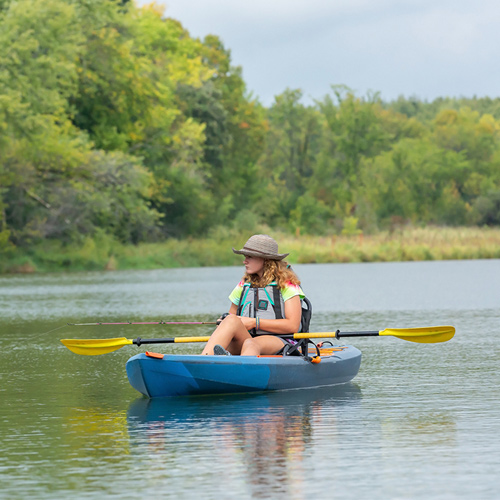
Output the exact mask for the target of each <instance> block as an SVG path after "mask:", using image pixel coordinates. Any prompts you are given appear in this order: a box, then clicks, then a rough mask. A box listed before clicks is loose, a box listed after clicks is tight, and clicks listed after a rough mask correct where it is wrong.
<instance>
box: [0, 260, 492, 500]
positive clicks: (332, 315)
mask: <svg viewBox="0 0 500 500" xmlns="http://www.w3.org/2000/svg"><path fill="white" fill-rule="evenodd" d="M295 269H296V271H297V272H298V274H299V275H300V277H301V279H302V281H303V285H304V289H305V290H306V292H307V294H308V295H309V297H310V298H311V300H312V302H313V306H314V315H313V323H312V331H334V330H335V329H337V328H340V329H341V330H356V329H357V330H379V329H384V328H388V327H411V326H430V325H438V324H452V325H454V326H455V327H456V328H457V334H456V336H455V338H454V339H453V340H452V341H450V342H448V343H445V344H435V345H427V344H414V343H410V342H405V341H402V340H399V339H396V338H392V337H387V338H362V339H356V340H353V341H351V343H352V344H354V345H356V347H358V348H360V349H361V350H362V352H363V362H362V365H361V370H360V373H359V375H358V376H357V377H356V379H355V382H354V383H351V384H347V385H345V386H339V387H334V388H330V389H323V390H314V391H292V392H286V393H274V394H258V395H250V396H244V397H243V396H231V397H206V398H190V399H187V398H184V399H183V398H177V399H175V400H174V399H172V400H153V401H149V400H147V399H144V398H142V397H141V396H140V395H139V394H138V393H137V392H135V391H134V390H133V389H132V388H131V387H130V386H129V384H128V381H127V378H126V374H125V366H124V365H125V362H126V360H127V359H128V357H130V356H132V355H133V354H136V353H137V352H139V351H143V350H145V349H142V348H141V349H139V348H137V347H134V346H128V347H124V348H123V349H120V350H119V351H116V352H115V353H111V354H107V355H104V356H77V355H75V354H73V353H71V352H70V351H68V350H67V349H66V348H64V347H63V346H62V345H61V344H60V343H59V339H61V338H72V337H80V338H106V337H114V336H125V337H127V338H135V337H137V336H142V337H158V336H167V337H171V336H179V335H206V334H207V333H209V331H210V330H209V328H207V327H205V326H195V327H189V326H184V327H177V328H176V329H174V328H172V327H168V326H148V327H137V326H125V327H105V326H99V327H70V326H67V325H66V323H68V322H92V321H104V320H109V321H123V320H127V321H129V320H130V321H141V320H143V321H144V320H191V321H192V320H194V321H210V320H214V318H216V317H217V316H218V315H219V314H220V313H221V312H224V311H225V310H227V308H228V305H229V303H228V300H227V295H228V293H229V291H230V290H231V289H232V287H233V286H234V284H235V282H236V281H237V280H239V278H240V275H241V269H239V268H216V269H213V268H212V269H183V270H161V271H147V272H136V271H134V272H113V273H84V274H72V275H48V276H7V277H5V276H4V277H0V450H1V453H0V498H7V499H11V498H12V499H16V498H28V497H33V498H47V499H49V498H50V499H53V498H67V497H68V496H70V495H71V497H74V498H92V499H93V498H103V497H104V498H108V497H119V498H203V499H211V498H214V499H215V498H217V499H221V498H235V497H239V498H297V499H302V498H311V497H313V498H340V499H357V500H358V499H361V498H362V499H367V498H369V499H370V500H378V499H380V500H385V499H399V498H408V499H429V498H432V499H461V498H463V499H469V498H478V499H481V500H488V499H495V500H496V499H498V497H499V491H498V490H499V487H500V472H499V470H500V402H499V401H500V388H499V387H500V370H499V367H500V364H499V362H500V339H499V334H500V333H499V332H500V261H499V260H491V261H466V262H423V263H391V264H345V265H302V266H295ZM155 350H156V351H159V352H184V353H187V352H190V353H191V352H192V353H195V352H199V351H200V350H201V344H186V345H182V344H180V345H172V346H158V347H155Z"/></svg>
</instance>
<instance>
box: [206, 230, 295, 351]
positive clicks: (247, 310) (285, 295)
mask: <svg viewBox="0 0 500 500" xmlns="http://www.w3.org/2000/svg"><path fill="white" fill-rule="evenodd" d="M233 252H234V253H236V254H240V255H244V256H245V260H244V261H243V264H244V265H245V271H246V272H245V275H244V276H243V279H242V280H241V281H240V283H239V284H238V285H237V286H236V288H235V289H234V290H233V291H232V292H231V294H230V295H229V300H231V302H232V304H231V307H230V309H229V314H228V315H227V316H226V317H225V318H224V319H223V320H222V322H221V323H220V325H219V326H218V327H217V329H216V330H215V331H214V333H213V334H212V336H211V337H210V339H209V341H208V342H207V344H206V346H205V349H203V352H202V354H241V355H242V356H258V355H260V354H279V353H280V352H281V351H282V350H283V349H284V347H285V346H286V345H287V344H294V343H295V341H293V340H287V339H282V338H280V337H277V336H276V335H273V334H290V333H295V332H298V331H299V329H300V321H301V315H302V306H301V299H303V298H304V294H303V292H302V290H301V288H300V280H299V278H298V277H297V275H296V274H295V273H294V272H293V271H292V270H291V269H290V266H288V264H287V263H286V262H284V261H283V259H284V258H285V257H286V256H287V255H288V254H287V253H286V254H279V253H278V244H277V243H276V241H275V240H274V239H273V238H271V237H270V236H267V235H265V234H256V235H254V236H252V237H251V238H249V240H248V241H247V242H246V243H245V246H244V247H243V248H242V249H241V250H235V249H234V248H233Z"/></svg>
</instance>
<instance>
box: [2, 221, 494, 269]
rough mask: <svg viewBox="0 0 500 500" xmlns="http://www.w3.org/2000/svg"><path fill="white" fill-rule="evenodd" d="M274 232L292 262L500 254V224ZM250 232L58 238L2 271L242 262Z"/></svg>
mask: <svg viewBox="0 0 500 500" xmlns="http://www.w3.org/2000/svg"><path fill="white" fill-rule="evenodd" d="M253 232H266V233H268V234H271V236H273V237H274V238H275V239H276V240H277V241H278V242H279V248H280V251H281V252H290V256H289V257H288V258H287V260H289V261H290V262H292V263H333V262H394V261H421V260H456V259H494V258H497V259H498V258H500V228H470V227H461V228H446V227H445V228H442V227H426V228H404V229H401V230H397V231H394V232H380V233H377V234H374V235H363V234H361V235H356V236H344V235H340V236H338V235H333V236H328V237H325V236H292V235H290V234H287V233H280V232H275V231H271V230H269V229H266V228H265V227H264V228H263V227H260V228H258V230H257V231H253ZM250 234H252V233H251V232H246V233H245V234H243V233H237V232H235V231H231V230H226V229H224V228H219V229H218V230H216V231H213V232H212V233H211V234H210V236H209V237H207V238H200V239H196V238H186V239H180V240H178V239H170V240H168V241H165V242H162V243H143V244H140V245H137V246H133V245H128V246H126V245H121V244H118V243H116V242H114V241H112V240H111V239H109V238H106V237H105V236H103V235H101V236H100V237H99V238H98V239H97V241H94V240H92V239H90V238H89V239H87V240H85V241H84V243H83V244H82V245H81V246H79V247H69V248H68V247H63V246H62V245H60V244H59V243H57V242H45V243H44V245H41V246H39V247H36V248H33V249H31V250H30V251H29V252H19V251H17V252H16V253H15V254H13V255H11V256H9V257H5V258H2V261H1V264H0V272H3V273H8V272H58V271H80V270H104V269H107V270H116V269H157V268H174V267H202V266H230V265H239V264H240V263H241V257H240V256H237V255H234V254H233V252H232V251H231V247H237V248H241V247H242V246H243V245H244V243H245V241H246V240H247V238H248V237H249V236H250Z"/></svg>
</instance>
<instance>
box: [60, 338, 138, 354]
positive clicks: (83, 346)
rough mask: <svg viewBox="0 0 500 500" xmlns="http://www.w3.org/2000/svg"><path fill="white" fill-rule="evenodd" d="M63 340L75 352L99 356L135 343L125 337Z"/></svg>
mask: <svg viewBox="0 0 500 500" xmlns="http://www.w3.org/2000/svg"><path fill="white" fill-rule="evenodd" d="M61 342H62V343H63V344H64V345H65V346H66V347H67V348H68V349H69V350H70V351H72V352H74V353H75V354H83V355H86V356H97V355H98V354H107V353H108V352H113V351H116V350H117V349H120V348H121V347H123V346H126V345H130V344H133V342H132V340H129V339H126V338H125V337H120V338H115V339H62V340H61Z"/></svg>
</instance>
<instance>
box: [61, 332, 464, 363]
mask: <svg viewBox="0 0 500 500" xmlns="http://www.w3.org/2000/svg"><path fill="white" fill-rule="evenodd" d="M453 335H455V328H454V327H453V326H429V327H423V328H387V329H385V330H381V331H370V332H340V331H339V330H337V331H336V332H319V333H294V334H290V335H280V337H283V338H289V339H297V340H299V339H309V338H332V337H335V338H337V339H340V338H342V337H375V336H392V337H397V338H399V339H402V340H408V341H410V342H419V343H423V344H433V343H437V342H446V341H447V340H450V339H451V338H452V337H453ZM209 338H210V337H174V338H170V339H141V338H137V339H134V340H131V339H126V338H125V337H119V338H114V339H63V340H61V342H62V343H63V344H64V345H65V346H66V347H67V348H68V349H69V350H70V351H72V352H74V353H76V354H84V355H89V356H96V355H98V354H106V353H108V352H113V351H116V350H117V349H120V348H122V347H124V346H126V345H132V344H135V345H137V346H140V345H142V344H179V343H187V342H207V341H208V339H209Z"/></svg>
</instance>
